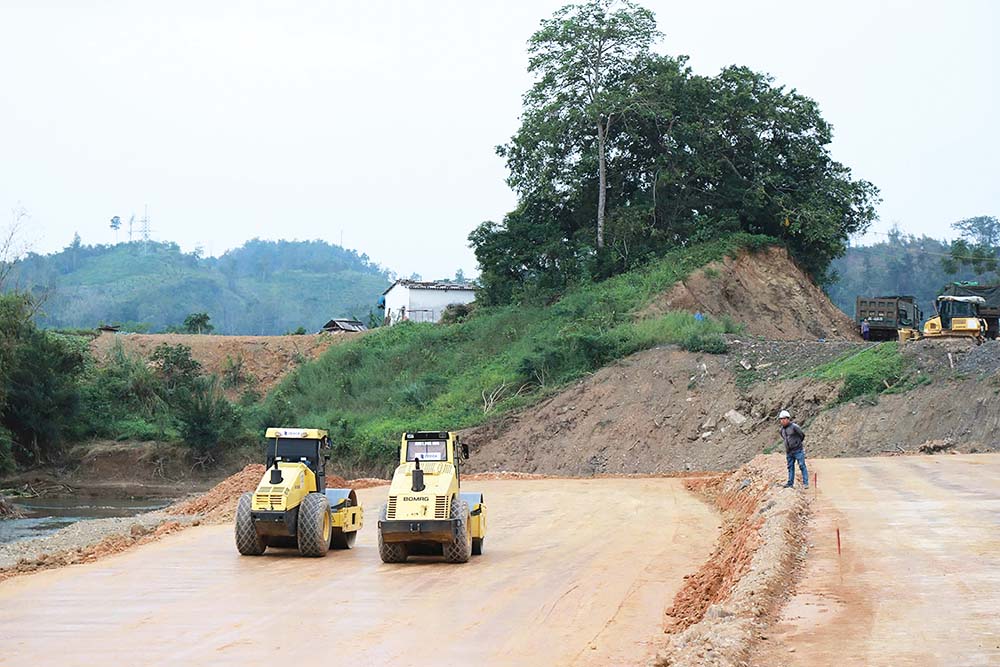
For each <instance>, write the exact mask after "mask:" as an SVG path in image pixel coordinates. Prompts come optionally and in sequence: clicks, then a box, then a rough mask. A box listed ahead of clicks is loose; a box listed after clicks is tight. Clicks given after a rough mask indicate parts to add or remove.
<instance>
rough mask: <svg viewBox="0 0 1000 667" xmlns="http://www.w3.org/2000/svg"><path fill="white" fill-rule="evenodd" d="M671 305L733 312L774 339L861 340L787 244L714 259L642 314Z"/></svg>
mask: <svg viewBox="0 0 1000 667" xmlns="http://www.w3.org/2000/svg"><path fill="white" fill-rule="evenodd" d="M671 310H687V311H690V312H696V311H701V312H702V313H705V314H707V315H711V316H713V317H729V318H731V319H733V320H734V321H736V322H739V323H740V324H743V325H744V326H745V327H746V331H747V333H749V334H751V335H754V336H763V337H765V338H769V339H775V340H801V339H819V338H823V339H828V340H831V339H832V340H860V336H859V334H858V333H857V332H856V331H855V327H854V323H853V321H852V320H851V319H850V318H849V317H848V316H847V315H845V314H844V313H843V312H842V311H841V310H840V309H839V308H837V307H836V306H834V305H833V303H832V302H831V301H830V299H829V298H828V297H827V296H826V295H825V294H824V293H823V291H822V290H820V289H819V287H817V286H816V285H815V283H813V281H812V280H811V279H810V278H809V276H807V275H806V274H805V272H804V271H802V269H800V268H799V267H798V266H797V265H796V264H795V262H793V261H792V259H791V257H789V255H788V252H787V251H786V250H785V249H784V248H777V247H772V248H767V249H765V250H761V251H759V252H746V251H744V252H741V253H740V254H739V255H738V256H737V257H736V258H735V259H733V258H726V259H725V260H723V261H721V262H713V263H712V264H709V265H708V266H706V267H704V268H702V269H699V270H698V271H695V272H694V273H692V274H691V275H690V276H688V278H687V279H686V280H684V281H682V282H680V283H678V284H677V285H675V286H674V287H673V288H672V289H671V290H670V291H669V292H667V293H666V294H664V295H663V296H661V297H660V298H659V299H657V300H655V301H654V302H653V303H652V304H650V306H648V307H647V309H646V310H645V311H644V312H643V315H646V316H650V315H658V314H663V313H666V312H668V311H671Z"/></svg>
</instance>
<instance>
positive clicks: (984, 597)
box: [753, 454, 1000, 667]
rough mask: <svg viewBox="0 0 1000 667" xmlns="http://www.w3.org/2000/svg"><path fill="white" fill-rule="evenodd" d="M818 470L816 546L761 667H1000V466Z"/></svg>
mask: <svg viewBox="0 0 1000 667" xmlns="http://www.w3.org/2000/svg"><path fill="white" fill-rule="evenodd" d="M810 467H811V468H812V469H813V470H814V471H818V472H819V489H818V492H816V500H815V501H814V502H813V513H814V516H813V522H812V529H811V531H810V534H809V542H810V543H811V545H812V546H811V549H810V552H809V555H808V556H807V558H806V564H805V568H804V572H803V577H802V579H801V581H800V582H799V585H798V593H797V595H796V596H795V597H793V598H792V600H791V601H790V602H789V604H788V605H787V606H786V608H785V609H784V612H783V614H782V617H781V618H780V619H779V623H778V625H777V626H776V627H775V628H774V629H773V631H772V632H771V633H770V635H771V636H769V637H767V639H766V640H764V641H761V642H760V643H759V645H758V646H759V649H758V655H757V656H756V659H755V660H754V662H753V664H754V665H757V666H759V667H764V666H765V665H783V666H784V667H796V666H798V665H802V666H806V665H808V666H810V667H812V666H815V665H873V666H880V665H885V666H886V667H890V666H891V667H903V666H909V665H914V666H920V667H923V666H929V665H949V666H950V665H954V666H959V665H961V666H962V667H974V666H977V665H983V666H984V667H985V666H987V665H1000V454H967V455H939V456H912V457H911V456H900V457H891V458H868V459H830V460H817V461H815V462H810ZM814 492H815V491H814ZM838 529H839V531H840V541H841V545H840V553H839V554H838V552H837V530H838Z"/></svg>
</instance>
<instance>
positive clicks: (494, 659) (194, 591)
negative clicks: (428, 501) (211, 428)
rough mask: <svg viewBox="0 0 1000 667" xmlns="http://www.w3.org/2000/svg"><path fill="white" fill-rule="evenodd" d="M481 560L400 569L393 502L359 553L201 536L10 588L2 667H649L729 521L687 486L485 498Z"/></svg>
mask: <svg viewBox="0 0 1000 667" xmlns="http://www.w3.org/2000/svg"><path fill="white" fill-rule="evenodd" d="M467 486H468V490H481V491H482V492H483V493H484V494H485V498H486V502H487V505H488V507H489V513H490V514H489V521H490V524H489V533H488V537H487V540H486V543H485V547H484V554H483V555H482V556H478V557H473V560H472V561H471V562H469V563H467V564H464V565H448V564H446V563H441V562H428V561H426V560H425V561H424V562H414V563H406V564H402V565H385V564H383V563H382V562H381V561H380V560H379V558H378V553H377V550H376V547H375V535H376V533H375V524H376V517H377V511H378V508H379V507H380V505H381V503H382V502H383V501H384V497H385V493H386V489H385V487H381V488H374V489H367V490H364V491H361V492H360V493H359V495H360V497H361V500H362V503H363V505H364V506H365V511H366V526H365V528H364V529H363V530H362V531H361V534H360V535H359V538H358V542H357V545H356V547H355V548H354V549H353V550H351V551H348V552H331V553H330V554H328V555H327V557H326V558H323V559H305V558H300V557H298V556H297V555H293V554H294V552H289V551H280V550H279V551H275V552H274V553H273V554H272V553H271V552H270V551H269V552H268V554H266V555H265V556H263V557H261V558H248V557H243V558H241V557H239V556H238V555H237V554H236V551H235V547H234V545H233V538H232V529H231V527H230V526H202V527H198V528H192V529H189V530H186V531H184V532H182V533H179V534H177V535H172V536H169V537H167V538H165V539H163V540H162V541H160V542H157V543H154V544H151V545H148V546H145V547H142V548H140V549H138V550H136V551H132V552H128V553H125V554H122V555H119V556H115V557H111V558H108V559H105V560H102V561H99V562H96V563H92V564H89V565H82V566H74V567H67V568H62V569H59V570H51V571H47V572H42V573H39V574H35V575H31V576H26V577H21V578H18V579H12V580H9V581H7V582H4V583H2V584H0V628H3V631H2V634H0V665H32V666H36V667H37V666H41V665H59V666H60V667H70V666H72V665H93V664H94V663H95V662H100V661H107V660H108V659H110V658H113V659H114V661H115V662H116V663H117V664H123V665H130V664H141V665H192V664H211V665H240V667H247V666H249V665H259V664H265V663H267V664H274V662H276V661H280V662H281V663H282V664H291V663H292V662H295V663H297V664H310V663H315V662H316V661H319V663H321V664H329V665H358V666H360V665H387V664H393V665H428V664H434V665H442V666H444V665H462V666H463V667H467V666H468V665H472V664H474V665H545V666H547V667H548V666H554V665H570V664H572V665H574V666H580V665H583V666H585V665H595V666H596V665H602V666H603V665H634V664H642V663H643V662H644V661H645V660H646V659H647V658H649V657H651V656H652V655H653V654H654V653H655V650H656V649H657V648H658V647H660V646H661V645H662V641H663V637H664V635H663V634H662V632H661V627H662V626H661V624H662V620H663V619H662V614H663V610H664V608H665V607H666V606H667V605H668V604H669V603H670V600H671V599H672V598H673V595H674V593H675V592H676V590H677V589H678V588H679V587H680V585H681V583H682V581H683V576H684V575H685V574H688V573H691V572H694V571H695V570H696V569H697V568H698V566H699V565H700V564H701V563H702V562H703V561H704V559H705V558H706V557H707V556H708V554H709V553H710V551H711V547H712V545H713V543H714V541H715V539H716V537H717V535H718V530H717V528H718V523H719V518H718V515H716V514H715V513H714V512H713V511H712V510H711V509H710V508H709V507H708V506H707V505H706V504H704V503H703V502H701V501H700V500H698V499H697V498H695V497H694V496H692V495H690V494H689V493H688V492H686V491H684V489H683V487H682V486H681V484H680V481H679V480H675V479H632V480H627V479H601V480H531V481H483V482H475V483H472V482H470V483H469V484H468V485H467Z"/></svg>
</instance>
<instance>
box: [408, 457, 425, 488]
mask: <svg viewBox="0 0 1000 667" xmlns="http://www.w3.org/2000/svg"><path fill="white" fill-rule="evenodd" d="M413 462H414V464H415V467H414V468H413V486H411V487H410V488H411V489H412V490H413V491H423V490H424V488H425V487H424V471H423V470H421V469H420V459H414V461H413Z"/></svg>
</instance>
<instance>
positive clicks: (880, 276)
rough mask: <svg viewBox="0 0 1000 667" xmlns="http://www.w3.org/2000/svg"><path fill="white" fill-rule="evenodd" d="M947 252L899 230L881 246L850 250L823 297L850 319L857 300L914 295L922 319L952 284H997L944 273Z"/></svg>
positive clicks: (965, 273)
mask: <svg viewBox="0 0 1000 667" xmlns="http://www.w3.org/2000/svg"><path fill="white" fill-rule="evenodd" d="M950 248H951V246H950V244H949V243H948V242H946V241H938V240H937V239H932V238H929V237H926V236H924V237H919V238H918V237H916V236H909V235H905V234H903V233H901V232H898V231H895V232H893V233H890V234H889V235H888V237H887V239H886V241H884V242H882V243H876V244H874V245H870V246H853V247H850V248H848V249H847V254H845V255H844V256H843V257H841V258H839V259H837V260H834V262H833V264H832V266H831V269H832V270H833V271H835V272H836V273H837V274H838V276H839V278H838V280H837V281H836V282H834V283H832V284H831V285H829V286H827V289H826V291H827V294H829V295H830V299H831V300H832V301H833V302H834V303H835V304H837V307H838V308H840V309H841V310H843V311H844V312H845V313H847V314H848V315H850V316H851V317H854V302H855V299H856V298H857V297H859V296H889V295H895V294H900V295H908V296H915V297H917V299H918V300H919V302H920V307H921V308H922V309H923V311H924V317H925V318H926V317H929V316H930V315H931V314H933V312H934V297H936V296H937V295H938V294H940V293H941V290H942V289H943V288H944V287H945V286H946V285H947V284H949V283H951V282H953V281H956V280H977V281H979V282H980V283H981V284H984V285H987V284H993V283H995V282H996V277H995V276H992V275H976V274H975V273H973V272H972V271H971V270H970V269H960V270H959V272H958V273H955V274H949V273H947V272H946V271H945V270H944V267H943V266H942V264H941V260H942V259H944V258H945V256H947V255H948V253H949V250H950Z"/></svg>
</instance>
